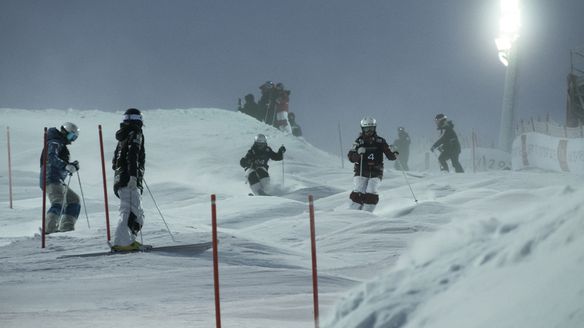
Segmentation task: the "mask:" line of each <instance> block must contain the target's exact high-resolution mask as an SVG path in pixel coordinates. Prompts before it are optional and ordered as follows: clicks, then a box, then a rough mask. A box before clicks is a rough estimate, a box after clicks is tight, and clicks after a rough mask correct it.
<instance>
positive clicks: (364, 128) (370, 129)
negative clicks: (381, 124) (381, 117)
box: [361, 126, 375, 132]
mask: <svg viewBox="0 0 584 328" xmlns="http://www.w3.org/2000/svg"><path fill="white" fill-rule="evenodd" d="M361 130H363V132H375V127H374V126H365V127H362V128H361Z"/></svg>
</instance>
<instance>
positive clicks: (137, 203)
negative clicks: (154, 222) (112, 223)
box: [114, 187, 144, 246]
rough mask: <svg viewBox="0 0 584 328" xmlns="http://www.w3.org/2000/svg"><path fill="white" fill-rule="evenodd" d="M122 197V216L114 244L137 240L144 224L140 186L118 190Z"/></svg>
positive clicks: (119, 244) (121, 244)
mask: <svg viewBox="0 0 584 328" xmlns="http://www.w3.org/2000/svg"><path fill="white" fill-rule="evenodd" d="M118 195H119V197H120V217H119V220H118V226H117V228H116V234H115V236H114V246H128V245H130V244H131V243H133V242H134V241H135V240H136V235H137V234H138V231H139V230H140V229H141V228H142V226H143V225H144V210H142V195H140V191H139V190H138V188H128V187H122V188H120V189H119V190H118Z"/></svg>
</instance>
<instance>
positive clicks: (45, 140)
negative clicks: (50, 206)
mask: <svg viewBox="0 0 584 328" xmlns="http://www.w3.org/2000/svg"><path fill="white" fill-rule="evenodd" d="M43 143H44V145H43V215H42V217H43V220H42V227H41V248H45V220H46V217H45V216H46V215H47V211H46V209H47V161H48V159H47V154H48V151H49V150H48V149H47V148H48V147H47V146H48V145H47V143H48V135H47V128H46V127H45V135H44V141H43Z"/></svg>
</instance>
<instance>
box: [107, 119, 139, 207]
mask: <svg viewBox="0 0 584 328" xmlns="http://www.w3.org/2000/svg"><path fill="white" fill-rule="evenodd" d="M116 139H117V140H118V145H117V146H116V150H115V152H114V158H113V160H112V169H113V170H114V171H115V178H114V193H115V194H116V196H118V190H119V189H120V188H123V187H126V186H127V185H128V182H129V181H130V177H136V181H137V185H138V189H140V192H142V190H143V187H142V180H143V178H144V164H145V160H146V153H145V151H144V134H143V133H142V128H140V127H138V126H136V125H131V124H123V123H122V124H120V129H119V130H118V131H117V132H116ZM118 197H119V196H118Z"/></svg>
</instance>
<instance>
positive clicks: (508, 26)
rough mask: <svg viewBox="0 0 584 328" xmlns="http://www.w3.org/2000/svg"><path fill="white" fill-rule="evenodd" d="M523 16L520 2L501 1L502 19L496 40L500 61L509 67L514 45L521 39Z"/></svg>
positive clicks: (511, 0)
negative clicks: (509, 57)
mask: <svg viewBox="0 0 584 328" xmlns="http://www.w3.org/2000/svg"><path fill="white" fill-rule="evenodd" d="M520 27H521V16H520V14H519V0H501V18H500V19H499V37H498V38H497V39H495V44H496V45H497V50H499V60H501V62H502V63H503V65H505V66H507V65H508V60H507V58H508V55H509V51H510V50H511V47H512V46H513V43H514V42H515V41H516V40H517V39H518V38H519V29H520Z"/></svg>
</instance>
